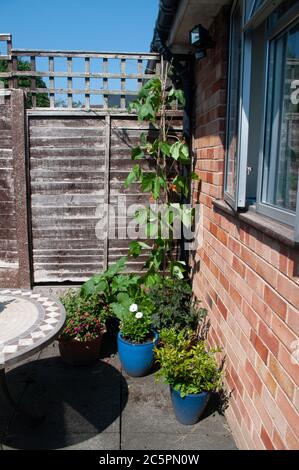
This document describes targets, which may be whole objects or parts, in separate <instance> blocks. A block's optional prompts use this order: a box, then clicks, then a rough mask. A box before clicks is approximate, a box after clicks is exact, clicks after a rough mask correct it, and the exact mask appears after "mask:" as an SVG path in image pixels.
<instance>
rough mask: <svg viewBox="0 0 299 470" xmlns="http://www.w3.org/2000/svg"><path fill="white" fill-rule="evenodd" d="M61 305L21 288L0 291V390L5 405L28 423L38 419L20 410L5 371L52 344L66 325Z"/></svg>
mask: <svg viewBox="0 0 299 470" xmlns="http://www.w3.org/2000/svg"><path fill="white" fill-rule="evenodd" d="M65 318H66V314H65V310H64V307H63V305H62V304H61V303H60V302H57V301H56V300H54V299H51V298H50V297H45V296H43V295H42V294H38V293H34V292H32V291H30V290H23V289H0V387H1V389H2V391H3V393H4V396H5V397H6V399H7V400H8V402H9V403H10V404H11V405H12V406H13V407H14V409H16V410H17V411H18V412H20V413H21V414H23V415H25V416H26V417H28V418H30V419H31V420H36V419H40V418H38V417H34V416H32V415H30V414H29V413H27V412H25V411H23V410H22V409H20V407H19V406H18V404H17V403H16V402H15V400H14V399H13V398H12V396H11V394H10V392H9V390H8V387H7V383H6V376H5V369H6V368H7V367H9V366H12V365H16V364H18V363H19V362H21V361H23V360H24V359H26V358H28V357H30V356H32V355H33V354H35V353H36V352H38V351H40V350H41V349H43V348H44V347H45V346H47V345H48V344H49V343H51V342H52V341H53V340H54V339H55V338H56V337H57V336H58V335H59V333H60V332H61V330H62V328H63V326H64V324H65Z"/></svg>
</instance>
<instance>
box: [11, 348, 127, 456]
mask: <svg viewBox="0 0 299 470" xmlns="http://www.w3.org/2000/svg"><path fill="white" fill-rule="evenodd" d="M24 376H26V377H27V386H26V388H25V389H24V390H23V394H22V399H21V400H20V404H21V406H22V408H23V409H26V410H31V411H34V410H39V412H41V413H44V414H45V415H46V418H45V420H44V421H43V422H42V423H41V424H40V425H39V426H38V428H36V429H34V428H33V429H31V428H30V427H29V426H28V423H25V422H24V421H23V420H22V419H20V417H14V418H13V419H11V422H10V424H9V426H8V429H6V432H5V433H4V436H2V444H3V447H4V448H16V449H60V448H66V447H69V446H72V447H73V446H78V448H83V447H84V446H85V444H84V443H86V442H88V444H86V445H87V448H91V446H94V448H95V449H100V448H103V446H105V445H106V444H107V445H108V442H109V446H110V447H109V448H111V449H112V448H113V449H115V448H119V435H120V431H119V428H120V414H121V406H122V405H123V406H125V403H126V400H125V399H124V397H125V394H124V392H123V391H125V390H126V388H127V387H126V384H125V381H124V378H123V377H122V375H121V374H120V372H119V371H118V370H117V369H116V368H115V367H113V365H111V364H110V363H108V362H106V361H99V362H98V363H97V364H95V365H93V366H90V367H71V366H68V365H66V364H64V363H63V362H62V361H61V359H60V357H59V355H58V351H57V344H55V343H54V344H53V345H51V346H49V347H48V348H46V349H45V350H44V351H43V352H42V353H41V355H40V357H39V359H38V361H32V362H29V363H26V364H23V365H22V366H19V367H17V368H14V369H13V370H11V371H10V372H9V373H8V374H7V377H8V379H9V381H16V382H17V381H18V380H20V381H21V378H22V377H24ZM121 391H122V397H123V400H121ZM6 427H7V426H6ZM105 433H107V434H109V436H108V437H107V438H106V437H103V435H104V434H105ZM96 438H97V439H96ZM82 446H83V447H82Z"/></svg>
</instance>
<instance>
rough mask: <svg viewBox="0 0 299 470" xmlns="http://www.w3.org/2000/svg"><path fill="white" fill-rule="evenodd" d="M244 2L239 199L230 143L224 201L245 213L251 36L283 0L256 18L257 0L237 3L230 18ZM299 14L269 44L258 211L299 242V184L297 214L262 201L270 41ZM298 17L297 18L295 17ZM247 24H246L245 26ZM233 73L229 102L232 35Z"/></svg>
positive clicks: (272, 1) (298, 8) (287, 20)
mask: <svg viewBox="0 0 299 470" xmlns="http://www.w3.org/2000/svg"><path fill="white" fill-rule="evenodd" d="M240 1H241V3H240V6H241V7H242V16H243V37H242V42H241V66H240V70H241V72H240V90H239V93H240V99H239V123H238V148H237V166H236V188H235V198H232V197H231V195H230V194H229V193H228V192H227V191H226V179H227V171H228V168H227V167H228V155H227V149H228V141H226V145H225V153H226V156H225V175H224V177H225V179H224V181H225V183H224V199H225V201H226V202H227V203H228V204H229V205H230V206H231V207H232V208H233V209H234V210H235V211H237V210H244V208H245V207H246V181H247V172H248V170H249V169H248V167H247V161H248V146H249V145H250V143H249V141H248V137H249V110H250V109H249V108H250V88H251V86H250V85H251V54H252V44H251V34H252V31H253V28H256V27H257V26H259V25H260V24H261V23H263V22H264V21H265V20H266V18H267V17H268V16H269V15H270V14H271V13H272V11H274V10H275V9H276V8H277V6H278V5H279V4H280V3H282V1H283V0H267V1H266V2H265V3H263V4H262V5H261V6H260V8H259V9H258V10H257V11H256V12H255V13H254V15H253V16H252V12H253V8H254V4H255V1H254V0H244V1H242V0H235V1H234V4H233V7H232V10H231V16H230V19H232V15H233V12H234V10H235V8H236V5H237V4H238V3H239V2H240ZM297 14H299V3H297V4H295V5H294V6H293V7H292V8H291V9H290V10H289V11H288V12H287V13H286V14H285V15H283V17H282V18H281V19H280V20H279V21H278V23H277V24H276V26H275V27H274V28H273V29H272V30H271V31H270V33H269V36H268V37H267V41H266V44H265V48H266V54H265V57H266V70H265V74H266V75H265V86H264V103H263V116H262V122H263V128H262V131H261V141H260V151H259V164H258V180H257V203H256V210H257V212H259V213H261V214H263V215H266V216H268V217H271V218H273V219H276V220H278V221H279V222H282V223H284V224H286V225H289V226H292V227H294V241H296V242H299V184H298V190H297V206H296V214H294V213H293V212H291V211H288V210H287V209H279V208H277V207H274V206H271V205H269V204H265V203H263V202H261V201H262V198H261V195H262V178H263V165H264V158H265V152H264V143H265V128H266V105H267V89H268V80H267V77H268V61H269V45H270V41H271V40H272V39H273V37H275V36H276V35H278V34H279V32H281V31H283V30H284V29H286V28H287V27H288V25H290V24H291V23H293V22H294V21H295V19H296V15H297ZM294 15H295V16H294ZM245 21H246V23H245ZM229 41H230V42H229V68H228V70H229V74H228V87H227V90H228V95H227V103H229V99H230V71H231V60H232V59H231V49H232V43H231V34H230V39H229ZM228 130H229V105H228V106H227V128H226V136H227V139H228Z"/></svg>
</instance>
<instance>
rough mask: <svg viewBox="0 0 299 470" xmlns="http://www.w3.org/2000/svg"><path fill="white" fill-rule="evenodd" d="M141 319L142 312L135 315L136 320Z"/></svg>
mask: <svg viewBox="0 0 299 470" xmlns="http://www.w3.org/2000/svg"><path fill="white" fill-rule="evenodd" d="M142 317H143V313H142V312H137V313H136V315H135V318H137V320H139V318H142Z"/></svg>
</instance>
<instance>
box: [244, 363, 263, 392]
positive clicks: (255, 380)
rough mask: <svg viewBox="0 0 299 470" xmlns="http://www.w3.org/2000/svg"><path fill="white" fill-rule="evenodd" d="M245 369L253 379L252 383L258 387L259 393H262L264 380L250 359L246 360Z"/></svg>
mask: <svg viewBox="0 0 299 470" xmlns="http://www.w3.org/2000/svg"><path fill="white" fill-rule="evenodd" d="M245 370H246V372H247V374H248V376H249V378H250V380H251V383H252V385H253V386H254V388H255V389H256V391H257V393H258V394H259V395H260V394H261V393H262V386H263V384H262V381H261V379H260V378H259V376H258V374H257V372H256V371H255V369H254V367H253V366H252V364H251V363H250V362H249V361H248V360H247V361H246V365H245Z"/></svg>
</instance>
